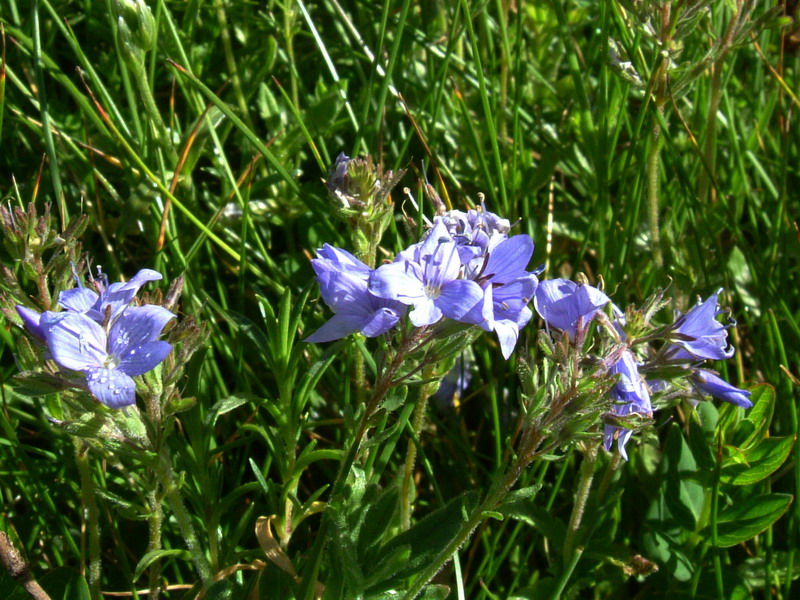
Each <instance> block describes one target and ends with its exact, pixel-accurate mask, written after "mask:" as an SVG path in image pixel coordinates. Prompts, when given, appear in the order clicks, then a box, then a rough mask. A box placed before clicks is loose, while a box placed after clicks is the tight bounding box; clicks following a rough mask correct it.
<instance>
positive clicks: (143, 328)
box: [108, 304, 175, 368]
mask: <svg viewBox="0 0 800 600" xmlns="http://www.w3.org/2000/svg"><path fill="white" fill-rule="evenodd" d="M174 318H175V315H174V314H172V313H171V312H170V311H168V310H167V309H166V308H164V307H162V306H156V305H154V304H147V305H145V306H135V307H131V308H126V309H125V310H124V311H123V313H122V314H121V315H120V316H119V318H117V320H115V321H114V322H113V323H112V324H111V330H110V331H109V334H108V339H109V353H110V354H112V355H114V356H116V357H122V356H123V355H125V354H126V353H127V351H128V350H130V349H131V348H138V347H139V346H142V345H144V344H146V343H147V342H152V341H155V340H156V339H157V338H158V336H160V335H161V331H162V330H163V329H164V326H165V325H166V324H167V323H168V322H169V321H170V319H174ZM151 368H152V367H151Z"/></svg>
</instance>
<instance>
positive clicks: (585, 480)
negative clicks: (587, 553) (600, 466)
mask: <svg viewBox="0 0 800 600" xmlns="http://www.w3.org/2000/svg"><path fill="white" fill-rule="evenodd" d="M596 459H597V444H592V445H591V446H589V447H588V448H587V449H586V451H585V452H584V455H583V462H582V463H581V472H580V475H579V479H578V490H577V491H576V492H575V504H574V505H573V506H572V514H571V515H570V518H569V525H568V526H567V535H566V538H565V539H564V553H563V554H564V560H565V561H566V562H565V563H564V568H563V570H562V571H561V576H560V577H559V578H558V581H557V582H556V586H555V588H554V589H553V594H552V595H551V596H550V597H551V598H552V600H558V598H560V597H561V593H562V592H563V591H564V588H565V587H566V586H567V583H568V582H569V578H570V577H571V576H572V572H573V571H574V570H575V567H576V566H577V564H578V561H579V560H580V558H581V555H582V554H583V547H582V546H581V545H579V544H578V534H579V532H580V527H581V521H582V520H583V513H584V511H585V510H586V501H587V500H588V499H589V492H590V491H591V489H592V480H593V479H594V464H595V461H596ZM567 557H569V560H567Z"/></svg>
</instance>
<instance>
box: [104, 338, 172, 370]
mask: <svg viewBox="0 0 800 600" xmlns="http://www.w3.org/2000/svg"><path fill="white" fill-rule="evenodd" d="M171 351H172V346H171V345H170V344H168V343H167V342H163V341H160V340H158V341H155V342H146V343H144V344H142V345H141V346H136V347H132V348H126V349H125V351H124V353H123V354H122V355H121V356H119V357H118V358H119V365H117V369H119V370H120V371H122V372H123V373H125V374H127V375H130V376H131V377H136V376H137V375H141V374H142V373H147V372H148V371H152V370H153V369H155V368H156V367H157V366H158V365H159V364H160V363H161V362H162V361H163V360H164V359H165V358H167V355H168V354H169V353H170V352H171Z"/></svg>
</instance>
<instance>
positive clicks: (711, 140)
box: [697, 0, 742, 202]
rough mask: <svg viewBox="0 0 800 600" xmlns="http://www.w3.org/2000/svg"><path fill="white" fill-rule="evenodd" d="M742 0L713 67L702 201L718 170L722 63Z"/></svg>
mask: <svg viewBox="0 0 800 600" xmlns="http://www.w3.org/2000/svg"><path fill="white" fill-rule="evenodd" d="M741 6H742V3H741V0H739V1H738V2H737V3H736V8H735V9H734V13H733V17H732V18H731V22H730V23H728V27H727V29H726V30H725V35H724V37H723V39H722V42H721V46H722V47H721V49H720V51H719V56H718V57H717V60H716V61H715V62H714V65H713V67H712V75H711V98H710V100H709V103H708V117H707V118H706V136H705V143H704V148H703V155H704V158H705V163H706V166H707V167H708V172H706V170H705V169H701V170H700V173H699V176H698V186H697V189H698V192H697V196H698V198H699V199H700V201H701V202H702V201H703V200H705V199H706V197H707V195H708V192H709V188H710V186H711V182H712V181H713V180H714V176H715V171H716V158H717V157H716V152H715V149H716V146H717V129H716V126H717V112H718V111H719V101H720V96H721V95H722V63H723V61H724V60H725V57H726V56H727V54H728V51H729V50H730V46H731V44H732V43H733V36H734V34H735V33H736V29H737V28H738V26H739V15H740V13H741Z"/></svg>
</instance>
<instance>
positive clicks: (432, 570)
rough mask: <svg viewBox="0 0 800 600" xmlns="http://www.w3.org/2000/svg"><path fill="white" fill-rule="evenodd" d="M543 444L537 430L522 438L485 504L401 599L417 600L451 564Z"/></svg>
mask: <svg viewBox="0 0 800 600" xmlns="http://www.w3.org/2000/svg"><path fill="white" fill-rule="evenodd" d="M542 441H544V435H542V434H541V433H540V432H539V431H538V430H533V429H528V430H527V431H525V432H524V433H523V435H522V439H521V441H520V444H519V453H518V454H517V457H516V459H515V460H514V462H513V463H512V464H511V465H510V466H509V468H508V469H507V470H506V472H505V474H504V475H503V477H502V478H500V479H499V480H498V482H497V484H496V485H495V486H494V487H493V488H492V489H491V490H490V491H489V493H488V494H487V495H486V498H485V499H484V501H483V502H481V504H480V505H479V506H478V508H476V509H475V510H474V511H472V513H471V514H470V516H469V517H468V518H467V520H466V521H465V522H464V524H463V525H462V526H461V529H459V531H458V533H457V534H456V536H455V537H454V538H453V540H452V541H451V542H450V543H449V544H448V545H447V547H446V548H445V549H444V550H442V552H440V553H439V554H438V555H437V556H436V558H435V559H433V560H432V561H431V563H430V565H429V566H428V567H426V568H425V569H424V570H423V571H422V572H421V573H420V574H419V576H418V577H417V578H416V579H415V580H414V582H413V583H412V584H411V586H410V587H409V589H408V591H407V592H406V593H405V594H404V595H403V596H402V598H401V600H413V599H414V598H416V597H417V596H418V595H419V594H420V592H421V591H422V590H423V588H424V587H425V586H426V585H427V584H428V582H429V581H430V580H431V579H433V577H434V576H435V575H436V573H438V572H439V571H440V570H441V569H442V568H443V567H444V566H445V565H446V564H447V563H448V562H450V561H451V560H452V558H453V556H454V555H455V553H456V552H458V549H459V548H460V547H461V546H462V545H463V544H464V542H466V541H467V540H468V539H469V537H470V536H471V535H472V532H473V531H474V530H475V528H476V527H477V526H478V525H480V523H481V521H483V520H484V519H486V518H487V517H486V514H487V513H488V512H490V511H493V510H495V509H496V508H497V507H498V505H499V504H500V503H501V502H502V501H503V499H504V498H505V497H506V495H507V494H508V492H509V491H511V488H512V487H514V484H515V483H516V482H517V480H518V479H519V478H520V476H521V475H522V473H523V472H524V471H525V469H527V468H528V466H530V464H531V463H532V462H533V460H534V459H535V458H536V457H537V456H538V455H539V447H540V446H541V444H542Z"/></svg>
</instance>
